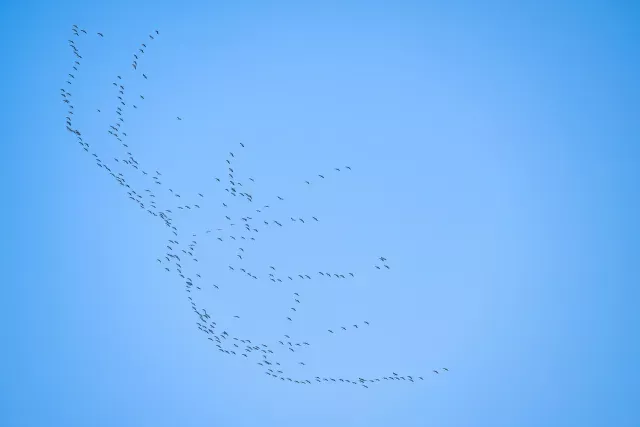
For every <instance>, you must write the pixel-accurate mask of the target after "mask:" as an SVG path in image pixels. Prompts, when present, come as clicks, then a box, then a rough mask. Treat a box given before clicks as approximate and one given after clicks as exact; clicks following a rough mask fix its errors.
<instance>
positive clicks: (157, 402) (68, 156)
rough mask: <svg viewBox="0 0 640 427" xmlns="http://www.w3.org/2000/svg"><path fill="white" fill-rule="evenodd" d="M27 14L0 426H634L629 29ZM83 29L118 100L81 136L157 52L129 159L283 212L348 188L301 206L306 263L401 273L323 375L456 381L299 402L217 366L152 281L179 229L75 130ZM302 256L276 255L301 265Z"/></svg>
mask: <svg viewBox="0 0 640 427" xmlns="http://www.w3.org/2000/svg"><path fill="white" fill-rule="evenodd" d="M12 3H13V4H9V3H6V2H5V3H3V4H2V6H1V8H0V21H1V24H2V25H0V33H1V35H2V40H3V41H4V43H3V52H2V57H3V61H2V63H3V65H2V68H1V71H0V73H1V76H2V81H3V82H4V83H5V84H4V85H3V94H2V97H3V101H4V102H3V107H2V115H1V116H2V119H1V120H2V124H3V125H2V144H1V150H2V156H1V159H2V167H1V168H0V178H1V179H0V183H1V184H0V185H2V207H3V209H2V221H3V223H4V224H5V229H4V231H3V234H4V236H3V238H2V248H3V249H2V256H1V258H0V259H1V261H0V263H1V264H2V272H3V274H2V283H3V287H2V289H3V295H2V299H1V300H2V310H1V314H0V316H1V321H2V322H1V325H2V326H1V327H0V331H1V336H0V339H1V342H2V353H1V356H0V357H1V361H2V363H1V366H2V368H0V425H2V426H7V427H9V426H11V427H14V426H67V427H70V426H154V427H160V426H196V425H198V426H201V425H214V426H252V427H253V426H258V425H268V426H270V425H274V426H276V425H277V426H294V425H303V426H328V425H331V426H336V427H337V426H395V425H397V426H407V427H408V426H425V425H434V426H490V427H498V426H508V427H514V426H536V427H537V426H574V425H575V426H582V427H585V426H638V425H640V410H639V409H638V405H637V402H638V394H639V392H638V389H639V386H640V373H639V369H638V364H637V363H638V360H640V351H639V349H640V343H639V342H638V334H639V333H638V326H640V315H639V313H640V310H638V302H639V301H640V300H639V297H640V293H639V291H638V285H639V284H640V277H639V276H640V275H639V274H638V273H639V272H638V269H639V266H640V260H639V259H638V258H639V256H638V255H639V254H640V248H639V242H640V233H639V227H638V220H639V218H640V209H639V201H638V194H639V192H638V183H639V182H640V181H639V178H640V173H639V171H640V162H639V161H640V157H639V154H640V153H639V151H640V145H639V141H638V135H639V131H640V120H638V118H639V117H640V108H639V103H638V99H639V95H640V87H639V85H638V76H639V75H640V67H639V66H638V65H639V62H638V61H639V58H640V56H639V53H640V52H639V49H638V46H639V45H640V44H639V42H640V37H639V36H640V34H639V32H640V26H638V25H637V23H638V22H640V10H639V8H638V7H632V5H633V2H610V1H601V2H597V1H576V2H537V1H536V2H517V3H518V4H517V5H516V4H514V3H513V2H434V3H428V2H417V1H416V2H409V1H396V2H393V6H392V5H391V3H390V2H387V1H372V0H368V1H350V2H337V1H314V2H294V1H280V2H275V1H227V2H214V1H211V2H200V3H194V2H188V1H184V2H163V1H153V2H151V1H149V2H139V1H112V2H101V3H98V2H92V3H88V2H79V1H67V2H36V1H24V2H12ZM72 24H78V25H79V26H80V27H81V28H87V30H88V31H89V32H90V33H95V31H101V32H103V33H104V34H105V40H104V41H105V47H104V48H101V49H103V50H100V51H99V50H98V48H97V47H96V49H95V50H93V51H92V50H91V49H89V47H87V48H86V49H85V50H86V52H95V53H94V54H90V55H87V58H86V59H85V63H86V64H88V65H87V69H90V71H88V70H87V69H85V70H84V71H83V72H86V73H87V74H86V75H87V76H88V75H92V76H96V79H100V78H103V80H104V81H105V83H104V84H103V85H94V86H91V85H87V86H86V87H88V88H93V89H92V90H93V91H94V92H92V91H91V90H84V91H83V92H82V93H80V92H78V90H79V89H75V88H74V89H73V90H71V91H72V92H74V90H75V91H76V92H74V96H76V97H78V98H79V99H77V100H76V101H78V102H84V104H83V105H86V109H87V111H92V110H93V108H94V107H95V105H93V103H94V102H95V103H99V102H100V100H101V99H103V98H105V97H106V95H104V93H103V92H104V87H103V86H105V85H106V86H108V85H109V84H110V83H109V82H110V79H111V78H112V76H113V74H114V73H117V72H118V70H127V71H128V70H129V68H128V67H129V58H130V53H131V52H133V51H134V48H135V46H136V45H138V44H139V42H140V41H141V40H144V39H145V37H146V35H147V34H148V33H149V32H150V31H152V30H154V29H156V28H157V29H159V30H160V31H161V36H160V37H159V38H158V40H157V43H156V44H155V45H154V46H153V48H152V49H150V51H149V55H148V58H149V61H150V63H149V65H148V67H147V69H148V70H150V82H149V85H151V86H149V88H148V89H147V90H148V92H149V94H152V95H150V99H149V102H148V103H147V105H149V108H148V109H147V110H145V112H141V113H140V114H141V117H140V120H139V121H138V122H136V123H139V125H136V126H138V127H137V128H136V132H132V133H133V134H135V135H137V137H138V141H139V142H138V146H139V149H138V153H139V156H140V157H144V158H145V159H147V161H148V162H149V163H150V164H154V165H155V164H158V165H159V166H158V167H161V168H163V169H161V170H164V171H165V172H166V173H165V175H167V179H169V178H170V179H172V180H173V182H176V183H177V184H176V186H180V187H181V188H183V189H190V188H193V190H194V191H195V190H196V189H199V188H202V187H201V186H204V184H202V182H204V180H205V179H210V177H211V176H212V175H220V174H222V173H223V172H222V171H223V170H224V161H223V156H224V155H225V154H226V153H227V152H228V151H229V148H230V147H233V146H237V143H238V142H244V143H245V144H247V146H248V148H247V151H246V155H245V160H243V161H245V165H246V166H245V168H246V169H247V170H251V171H255V172H252V173H255V175H256V176H259V177H261V179H262V182H263V183H264V186H265V187H264V188H266V189H268V188H284V187H286V186H287V185H292V182H293V180H298V181H299V180H300V179H301V178H304V177H305V176H306V175H305V174H307V175H308V174H309V173H313V174H315V173H321V172H322V171H323V170H330V169H331V168H332V167H334V166H338V167H340V166H343V165H345V164H350V165H351V166H352V167H353V169H354V170H353V173H352V174H351V175H349V176H348V178H344V180H338V179H334V180H332V181H331V182H328V183H327V185H326V186H325V187H324V189H323V190H319V193H318V194H315V195H314V196H313V197H311V196H309V197H306V198H305V197H302V198H301V199H300V202H299V203H298V205H297V207H296V209H300V210H301V211H304V212H305V213H308V214H313V212H319V213H318V215H319V216H322V218H323V220H324V221H323V227H324V228H317V231H310V232H309V233H310V234H309V235H305V238H304V239H299V240H300V241H297V243H296V244H297V245H302V244H303V243H305V242H306V245H307V246H308V247H310V248H307V246H305V248H307V249H305V250H306V251H307V252H306V253H307V254H308V255H309V256H310V257H312V258H314V259H316V260H318V259H325V258H326V259H328V260H329V261H327V262H332V263H341V262H342V263H344V265H349V264H348V262H351V261H350V260H353V263H354V264H358V265H368V262H369V260H374V259H375V258H376V257H377V256H379V255H385V256H387V258H389V259H390V260H392V261H393V271H390V272H389V273H388V274H386V275H384V276H382V275H377V276H376V275H375V274H373V273H369V270H366V269H365V270H363V271H365V272H366V274H370V275H369V276H367V277H368V278H369V281H368V282H366V283H364V282H362V283H359V284H358V286H359V287H358V293H357V295H356V296H358V298H359V300H360V302H362V306H357V307H356V305H354V306H353V307H338V308H341V309H345V310H346V308H349V309H350V310H355V311H357V313H356V314H354V316H355V317H358V316H359V317H358V318H367V317H368V318H370V320H371V321H372V323H373V325H372V329H371V330H370V331H367V332H366V334H368V335H366V334H365V333H363V334H361V335H360V336H359V338H357V339H358V340H361V341H358V342H357V345H355V349H354V350H353V351H349V352H344V353H343V354H337V355H336V351H339V350H338V346H337V345H336V344H331V343H327V347H326V348H325V349H323V350H320V351H319V353H318V354H317V355H315V356H314V357H316V359H317V360H316V362H317V363H322V364H323V365H322V366H324V368H323V369H325V370H326V371H327V372H330V371H332V370H333V371H339V370H342V371H345V370H346V371H348V370H349V369H355V368H358V369H360V370H362V371H366V372H371V373H372V374H373V375H378V374H379V375H380V376H382V375H383V374H384V375H387V374H388V373H389V372H390V371H391V370H394V369H398V370H402V369H405V370H407V371H412V372H418V371H420V370H423V369H424V371H425V372H427V373H428V372H429V371H430V369H431V368H432V367H439V366H448V367H449V368H450V369H451V372H450V373H449V374H448V375H446V376H445V375H440V376H438V377H437V378H432V377H431V376H430V377H429V382H428V383H427V384H406V383H398V382H394V383H390V384H386V383H385V384H382V385H380V386H377V387H372V388H370V389H369V390H364V389H362V388H361V387H355V386H354V387H339V386H336V387H331V386H317V387H316V386H309V387H300V386H292V385H289V384H282V383H280V382H274V381H273V380H272V379H271V378H269V377H266V376H265V375H263V374H262V373H261V372H260V371H259V370H258V369H254V368H253V367H247V366H245V365H242V364H241V363H238V362H237V361H236V360H235V359H233V358H229V357H220V356H219V355H218V354H217V353H216V352H214V351H213V350H212V348H211V346H210V345H208V342H207V341H206V339H204V338H203V337H202V335H201V334H200V333H199V332H198V331H197V329H196V328H195V326H194V319H193V315H192V313H191V311H190V308H189V305H188V303H187V302H186V301H185V297H184V291H183V288H182V286H180V284H179V283H178V282H177V281H176V280H175V278H174V277H169V276H168V275H166V273H165V274H163V273H164V272H163V270H162V269H161V268H159V267H158V265H157V263H156V261H155V259H156V258H157V257H158V256H159V255H161V254H162V248H163V247H164V242H165V240H166V239H167V238H169V237H170V236H169V235H167V233H166V229H165V228H164V227H162V224H161V223H159V222H158V221H151V220H150V217H149V216H148V215H146V214H144V213H143V212H142V211H141V210H140V209H138V208H137V207H136V206H134V205H133V204H131V203H129V202H128V201H127V199H126V197H123V193H122V191H121V189H120V188H119V187H118V186H117V185H116V184H115V183H114V182H113V181H112V180H111V179H110V178H109V177H108V176H106V175H105V174H103V173H102V171H101V170H99V169H98V168H96V167H95V166H93V164H92V162H91V161H89V158H88V156H87V155H86V154H85V153H84V151H82V150H81V149H80V148H79V146H78V145H77V144H76V143H75V141H74V138H73V137H72V136H70V135H69V134H68V133H67V132H66V130H65V128H64V116H65V114H64V112H65V108H64V106H63V105H62V104H61V102H60V96H59V94H58V93H59V88H60V87H63V86H64V80H65V79H66V74H67V73H68V72H69V71H68V70H69V67H70V65H71V63H72V62H73V56H72V55H71V52H70V51H69V48H68V47H67V42H66V40H67V39H68V38H70V36H69V35H70V30H69V29H70V27H71V25H72ZM107 39H108V40H107ZM92 40H94V41H95V40H96V39H95V38H93V39H92ZM92 43H93V42H92ZM99 52H100V53H99ZM151 71H152V72H151ZM122 72H124V71H122ZM77 108H80V107H77ZM97 108H99V106H98V107H97ZM176 115H180V116H182V117H184V118H185V120H184V121H183V122H181V123H177V121H175V120H174V117H175V116H176ZM87 123H89V122H87ZM89 124H90V123H89ZM87 126H89V125H87ZM96 144H97V142H96ZM309 171H312V172H309ZM316 171H318V172H316ZM298 181H296V182H298ZM184 191H187V190H184ZM265 191H267V190H265ZM291 206H294V205H293V204H292V205H291ZM186 223H187V222H185V224H186ZM296 238H299V237H298V236H296V235H291V233H290V234H289V235H287V236H286V238H285V237H283V238H282V239H279V240H275V242H276V243H275V245H276V246H275V247H271V251H272V253H276V252H277V253H279V254H280V255H279V256H280V260H281V262H287V261H286V260H289V261H288V262H290V263H294V262H296V261H297V258H296V257H301V256H302V255H300V254H299V252H301V251H300V250H299V249H298V246H295V247H294V246H292V242H296ZM303 240H304V241H303ZM278 242H279V243H278ZM301 262H302V260H301ZM369 268H370V267H369ZM352 296H353V295H352ZM327 298H330V295H329V296H327ZM277 301H279V300H278V299H277V298H275V297H274V298H273V301H270V300H266V301H263V303H264V304H270V303H272V302H273V304H276V303H277ZM314 304H315V306H314ZM309 306H310V307H312V308H313V307H315V309H316V310H319V311H321V312H322V311H324V313H320V314H321V315H322V316H325V317H326V316H332V314H329V313H327V312H326V310H324V309H323V306H322V305H320V302H316V303H310V305H309ZM285 309H286V307H285ZM336 312H338V311H336ZM320 314H319V316H320ZM247 316H249V317H250V314H249V313H248V314H247ZM322 316H320V317H321V318H322ZM336 316H337V315H336ZM346 321H349V320H346ZM316 322H317V325H318V327H319V328H320V329H322V327H323V325H324V323H323V321H321V320H317V321H316ZM373 326H375V328H373ZM318 337H320V336H319V335H318ZM354 337H355V335H354ZM318 339H320V338H318ZM354 339H355V338H354ZM332 346H333V347H332ZM341 359H343V360H341ZM247 368H249V369H247ZM342 371H341V372H342Z"/></svg>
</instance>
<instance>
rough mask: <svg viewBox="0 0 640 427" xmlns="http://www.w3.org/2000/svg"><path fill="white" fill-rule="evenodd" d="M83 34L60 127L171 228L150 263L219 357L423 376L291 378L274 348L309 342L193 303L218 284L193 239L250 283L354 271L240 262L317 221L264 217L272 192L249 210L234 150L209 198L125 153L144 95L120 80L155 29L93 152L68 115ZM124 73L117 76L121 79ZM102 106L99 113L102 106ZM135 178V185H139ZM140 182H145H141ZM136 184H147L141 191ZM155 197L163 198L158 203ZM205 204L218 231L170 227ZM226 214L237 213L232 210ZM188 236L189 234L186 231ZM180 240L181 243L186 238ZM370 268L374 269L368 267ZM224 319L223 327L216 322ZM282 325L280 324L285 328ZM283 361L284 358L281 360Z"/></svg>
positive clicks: (297, 300) (75, 31)
mask: <svg viewBox="0 0 640 427" xmlns="http://www.w3.org/2000/svg"><path fill="white" fill-rule="evenodd" d="M94 34H96V35H97V37H99V38H100V39H103V38H104V37H105V35H104V34H103V33H100V32H98V33H94ZM88 36H89V33H88V32H87V31H86V30H84V29H80V28H79V27H78V26H77V25H73V27H72V36H71V38H70V39H69V40H68V43H69V47H70V49H71V50H72V52H73V55H74V63H73V65H72V69H73V71H71V72H70V73H69V74H68V79H67V81H66V86H65V87H63V88H61V90H60V92H61V93H60V95H61V97H62V101H63V102H64V103H65V104H66V106H67V112H66V113H67V115H66V129H67V131H68V132H69V133H71V134H72V135H73V136H74V137H75V139H76V141H77V143H78V144H79V145H80V146H81V147H82V149H83V150H84V151H85V152H86V153H87V155H88V156H89V157H90V158H92V160H93V161H95V164H96V165H97V166H98V167H99V168H100V169H101V170H103V171H104V172H105V173H107V174H108V175H109V176H110V177H111V178H112V179H113V180H114V181H115V183H116V184H118V185H119V186H120V187H122V188H123V189H124V191H125V192H126V195H127V197H128V199H129V200H131V201H132V202H133V203H135V204H136V205H137V206H138V207H139V208H140V209H141V210H143V211H144V212H145V213H146V214H148V215H149V216H150V217H152V218H155V219H157V220H158V221H161V223H162V224H163V225H164V226H165V227H166V228H167V229H168V231H169V232H170V233H171V238H170V239H168V241H167V244H166V251H165V253H164V254H163V255H162V256H160V257H158V258H157V262H158V263H159V264H161V266H162V268H163V269H164V270H165V271H166V272H167V273H169V274H174V275H175V277H177V278H179V280H180V281H181V282H182V283H184V289H185V292H186V294H187V298H188V300H189V303H190V305H191V308H192V310H193V312H194V314H195V316H196V326H197V327H198V329H199V330H200V331H201V332H202V333H203V334H204V335H206V338H207V339H208V340H209V341H211V342H212V343H213V345H214V346H215V348H216V350H217V351H218V352H219V353H221V354H224V355H229V356H232V357H239V358H242V359H246V360H250V361H252V363H254V364H256V365H258V366H260V367H262V369H263V370H264V373H265V374H266V375H269V376H270V377H272V378H273V379H275V380H279V381H284V382H291V383H295V384H302V385H304V384H313V383H325V382H326V383H346V384H352V385H360V386H362V387H364V388H369V385H372V384H374V383H379V382H384V381H406V382H417V381H425V375H424V374H422V375H408V374H397V373H396V372H389V373H388V374H386V375H378V376H376V377H375V378H373V377H366V378H365V377H360V376H350V377H349V378H336V377H334V376H299V375H298V376H296V375H293V374H290V373H289V372H288V371H290V366H288V364H287V363H285V361H284V359H283V358H282V357H281V356H282V352H283V351H284V352H286V353H287V354H290V353H296V352H301V351H302V349H306V348H308V347H311V346H312V344H311V343H309V342H308V341H306V340H300V339H299V340H295V339H293V338H291V335H290V334H291V332H288V331H286V330H285V331H284V332H286V333H283V334H281V335H280V336H278V337H274V339H273V341H272V342H267V343H263V342H257V340H255V339H253V340H252V339H250V338H247V337H244V336H240V335H236V334H234V333H233V327H232V326H233V323H232V322H229V319H220V318H215V319H214V318H213V317H212V315H213V313H209V312H208V311H207V309H206V308H204V307H201V306H200V305H199V304H198V301H199V298H198V296H199V295H200V294H201V293H202V292H204V289H207V290H209V291H211V292H219V291H220V290H221V288H223V287H224V285H223V284H220V283H211V282H208V281H207V280H205V279H203V277H202V275H201V272H200V271H199V269H198V265H199V264H198V263H199V260H198V256H199V255H198V243H199V241H200V239H201V238H202V239H208V240H211V239H212V238H213V237H215V239H213V241H214V242H218V243H219V242H225V241H226V242H233V243H234V244H235V246H237V249H236V254H235V255H236V256H235V262H234V263H232V264H229V265H227V266H225V267H227V268H228V271H229V272H231V273H232V274H238V275H242V276H244V277H245V278H246V279H250V280H253V281H262V280H267V281H270V282H273V283H285V282H286V283H290V284H291V285H296V284H297V283H300V282H305V281H311V280H315V281H317V280H321V281H328V280H331V281H334V280H336V281H338V280H340V281H341V280H353V279H354V278H355V277H356V275H357V274H358V273H357V272H356V271H331V270H330V269H324V268H323V269H317V270H316V271H313V272H312V271H306V272H290V271H288V272H281V271H280V269H279V268H277V267H276V266H273V265H269V266H264V267H263V268H260V269H259V271H253V269H251V268H250V267H249V265H248V264H246V263H245V259H246V257H247V254H248V253H249V252H250V251H251V248H252V244H253V243H255V242H256V240H257V239H259V233H260V231H261V230H264V229H266V228H273V227H275V228H276V229H279V228H281V227H287V226H292V225H296V224H298V225H302V224H307V225H308V224H313V223H318V222H320V219H318V218H317V217H315V216H311V217H309V218H301V217H293V216H289V217H288V218H286V217H282V218H272V216H271V215H270V211H271V204H276V203H280V202H282V201H284V197H282V195H275V196H274V197H273V200H272V202H271V203H269V204H266V205H261V206H258V207H256V206H255V202H254V197H255V196H254V194H253V192H252V190H250V187H251V184H252V183H254V182H255V179H254V178H253V177H250V176H246V180H245V177H242V176H241V174H240V173H239V166H240V164H239V162H238V157H237V156H239V154H238V153H234V152H232V151H230V152H229V153H228V156H227V158H226V159H225V163H226V177H216V178H214V180H213V182H212V184H214V191H215V192H216V193H217V194H215V195H212V194H210V193H207V192H197V193H193V194H189V195H186V194H185V195H184V197H183V195H182V194H180V193H179V192H178V191H176V190H174V189H172V188H169V187H168V185H167V184H166V182H165V181H164V179H163V175H162V173H160V172H159V171H158V170H156V168H152V167H148V166H147V165H145V164H144V162H143V160H142V159H140V158H138V157H136V156H135V155H134V154H133V151H134V150H133V148H131V147H130V144H129V142H128V139H127V133H126V131H125V130H126V128H125V118H128V117H129V116H130V115H131V114H132V112H133V110H136V109H138V108H143V106H144V103H145V96H144V94H143V93H132V92H131V91H130V90H129V89H128V87H129V84H128V82H130V81H132V80H134V79H140V78H141V79H143V80H142V81H144V80H148V76H147V73H148V71H145V72H142V70H145V61H144V55H145V51H146V50H148V48H149V46H148V45H147V43H149V45H151V44H152V43H154V42H155V40H156V39H157V38H158V37H159V36H160V32H159V31H158V30H155V31H153V32H151V33H150V34H149V35H148V38H147V40H145V41H144V42H142V43H140V45H139V46H138V47H137V50H136V52H135V53H133V54H132V56H131V69H130V71H129V73H128V74H127V75H126V76H125V74H126V73H122V75H117V76H114V78H113V82H112V86H113V91H114V108H113V109H112V110H111V111H106V110H104V108H102V109H100V108H96V109H95V110H96V114H112V121H111V123H110V124H109V127H108V129H107V134H108V136H107V137H108V138H111V140H112V141H113V142H114V144H113V145H111V146H110V148H111V149H115V148H114V147H117V149H116V153H119V154H116V156H115V157H112V158H109V159H107V158H106V157H104V156H100V155H99V154H98V151H100V150H99V149H98V148H103V146H104V145H100V146H97V145H96V144H93V145H92V144H91V143H90V142H89V141H88V140H86V139H85V137H84V136H83V133H82V132H81V131H80V130H79V129H78V128H77V127H76V126H75V120H74V114H75V111H74V110H75V105H74V102H73V94H72V92H71V90H72V88H73V86H74V82H76V81H77V79H78V77H79V75H80V70H81V68H82V63H83V59H84V58H83V56H82V52H81V50H80V44H81V40H82V39H83V38H86V37H88ZM123 76H125V77H123ZM103 110H104V111H103ZM176 120H178V121H182V117H180V116H176ZM238 149H239V150H244V149H246V147H245V145H244V144H243V143H240V144H239V146H238ZM351 170H352V169H351V167H350V166H343V167H336V168H333V170H332V171H331V173H336V174H339V173H350V172H351ZM328 176H329V175H328V173H321V174H316V175H315V177H314V178H308V179H306V180H304V185H308V186H311V185H312V183H315V182H316V181H319V182H321V181H324V180H326V179H327V177H328ZM141 182H142V184H141ZM145 182H146V185H145V184H143V183H145ZM140 185H144V186H145V187H147V188H141V187H140ZM160 199H162V200H163V202H161V201H160ZM240 205H242V206H244V208H245V209H244V210H236V209H233V208H234V207H237V206H240ZM206 206H216V207H218V208H222V209H223V210H225V211H226V213H225V214H224V215H223V216H222V217H221V218H220V221H219V224H220V225H219V226H218V228H215V229H211V228H207V229H203V230H202V231H201V232H199V233H184V232H181V229H180V228H179V227H178V226H177V225H178V223H179V221H178V220H177V219H176V214H178V212H180V211H193V210H199V209H204V208H205V207H206ZM233 212H242V213H240V214H237V215H236V214H234V213H233ZM188 234H190V236H188ZM187 240H189V241H188V243H187ZM374 267H375V269H376V270H383V271H384V270H390V269H391V266H390V265H389V262H388V260H387V258H385V257H384V256H380V257H379V258H378V259H377V260H376V262H375V263H374V264H373V266H371V267H370V268H374ZM376 270H374V271H376ZM300 292H303V291H302V289H297V290H296V292H293V293H292V294H291V297H292V304H291V305H293V307H290V309H289V310H288V311H287V313H286V314H283V321H285V322H286V323H285V325H286V324H288V323H293V322H296V314H297V313H298V312H299V311H300V309H301V304H302V303H301V301H302V300H303V298H302V297H301V294H300ZM233 318H234V319H240V316H239V315H234V316H233ZM218 323H220V324H221V325H222V324H224V327H221V325H219V324H218ZM285 327H286V326H285ZM370 327H372V326H371V324H370V322H369V321H368V320H362V321H360V322H356V323H351V322H349V324H344V325H337V326H332V327H328V328H327V329H326V332H325V333H326V334H329V335H334V334H338V333H341V332H345V331H347V330H353V331H356V330H360V329H361V328H370ZM289 364H290V363H289ZM297 365H299V366H306V363H305V362H304V361H298V362H297ZM440 372H448V369H447V368H438V369H431V370H430V373H431V374H433V375H436V374H440Z"/></svg>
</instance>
